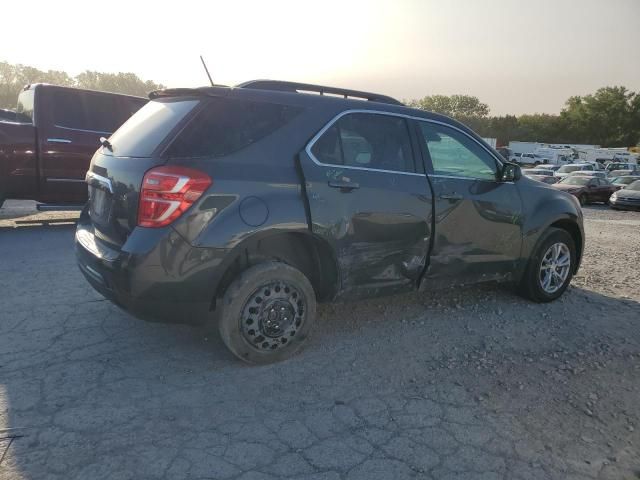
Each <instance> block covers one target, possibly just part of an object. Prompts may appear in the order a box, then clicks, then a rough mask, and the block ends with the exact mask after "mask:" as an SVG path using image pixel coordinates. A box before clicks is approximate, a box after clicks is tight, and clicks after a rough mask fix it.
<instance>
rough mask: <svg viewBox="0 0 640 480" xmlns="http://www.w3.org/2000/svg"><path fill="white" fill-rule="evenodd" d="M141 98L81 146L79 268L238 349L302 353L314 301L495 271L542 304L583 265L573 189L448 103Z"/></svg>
mask: <svg viewBox="0 0 640 480" xmlns="http://www.w3.org/2000/svg"><path fill="white" fill-rule="evenodd" d="M150 98H151V101H150V102H149V103H148V104H147V105H146V106H145V107H143V108H142V109H141V110H140V111H138V112H137V113H136V114H135V115H134V116H133V117H131V119H130V120H129V121H127V122H126V123H125V124H124V125H123V126H122V127H121V128H120V129H119V130H118V131H117V132H116V133H114V134H113V135H112V136H111V138H109V139H108V140H105V141H103V146H102V147H101V148H100V149H99V150H98V151H97V152H96V154H95V155H94V157H93V160H92V162H91V167H90V170H89V172H88V173H87V182H88V184H89V196H90V199H89V203H88V205H87V208H86V209H85V210H84V211H83V213H82V215H81V218H80V221H79V223H78V227H77V232H76V252H77V258H78V265H79V266H80V269H81V271H82V272H83V273H84V275H85V277H86V278H87V280H88V281H89V282H90V283H91V285H93V286H94V288H96V290H98V291H99V292H100V293H102V294H103V295H104V296H105V297H107V298H109V299H111V300H112V301H113V302H115V303H117V304H118V305H120V306H122V307H123V308H124V309H126V310H127V311H130V312H132V313H133V314H135V315H137V316H139V317H142V318H147V319H151V320H160V321H169V322H183V323H192V324H202V323H208V322H216V323H217V326H218V329H219V331H220V334H221V336H222V339H223V340H224V342H225V344H226V345H227V346H228V347H229V349H230V350H231V351H232V352H233V353H234V354H235V355H236V356H238V357H239V358H241V359H242V360H245V361H247V362H252V363H267V362H272V361H276V360H280V359H283V358H286V357H288V356H290V355H291V354H293V353H294V352H295V351H297V350H298V349H299V347H300V346H301V345H302V343H303V341H304V339H305V338H306V337H307V336H308V335H309V333H310V331H311V329H312V327H313V324H314V321H315V310H316V302H318V301H319V302H331V301H336V300H341V299H354V298H362V297H372V296H380V295H386V294H391V293H396V292H403V291H408V290H413V289H418V288H421V289H425V290H431V289H436V288H443V287H457V286H459V285H462V284H469V283H475V282H483V281H491V280H497V281H503V282H511V283H513V284H515V285H517V286H518V288H519V290H520V291H521V292H522V293H523V294H524V295H525V296H526V297H528V298H530V299H532V300H534V301H537V302H547V301H551V300H554V299H556V298H557V297H559V296H560V295H562V293H563V292H564V291H565V289H566V288H567V286H568V284H569V282H570V281H571V278H572V275H574V274H575V272H576V271H577V269H578V266H579V264H580V258H581V255H582V251H583V247H584V232H583V227H582V212H581V209H580V205H579V204H578V202H577V201H576V200H575V199H574V198H573V197H572V196H571V195H569V194H566V193H564V192H561V191H557V190H554V189H552V188H550V187H548V186H547V185H545V184H543V183H541V182H536V181H534V180H529V179H527V178H525V177H522V176H521V175H520V170H519V167H518V166H517V165H513V164H510V163H506V162H505V161H504V159H502V157H500V155H499V154H498V153H497V152H496V151H495V150H493V149H492V148H491V147H489V146H488V145H487V144H486V143H485V142H483V141H482V139H481V138H479V137H478V136H477V135H476V134H475V133H473V132H472V131H470V130H469V129H468V128H467V127H465V126H464V125H462V124H460V123H458V122H456V121H455V120H452V119H450V118H447V117H444V116H442V115H437V114H433V113H428V112H424V111H420V110H414V109H411V108H407V107H405V106H403V105H402V104H401V103H400V102H398V101H396V100H394V99H392V98H390V97H386V96H383V95H378V94H373V93H368V92H359V91H353V90H343V89H338V88H331V87H321V86H316V85H307V84H297V83H291V82H277V81H266V80H263V81H253V82H247V83H245V84H242V85H239V86H237V87H235V88H227V87H207V88H199V89H170V90H161V91H157V92H154V93H152V94H151V95H150Z"/></svg>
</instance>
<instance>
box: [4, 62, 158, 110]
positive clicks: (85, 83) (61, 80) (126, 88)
mask: <svg viewBox="0 0 640 480" xmlns="http://www.w3.org/2000/svg"><path fill="white" fill-rule="evenodd" d="M30 83H51V84H53V85H62V86H65V87H77V88H87V89H90V90H100V91H104V92H113V93H125V94H127V95H136V96H139V97H146V96H147V94H148V93H149V92H151V91H153V90H158V89H160V88H164V85H162V84H160V83H155V82H152V81H151V80H146V81H145V80H142V79H140V78H139V77H138V76H137V75H136V74H134V73H122V72H120V73H104V72H94V71H91V70H86V71H84V72H82V73H80V74H79V75H76V76H75V77H72V76H71V75H69V74H68V73H67V72H64V71H62V70H47V71H44V70H39V69H37V68H34V67H29V66H27V65H20V64H17V65H14V64H10V63H7V62H0V108H6V109H14V108H15V107H16V102H17V99H18V94H19V93H20V91H21V90H22V88H23V87H24V86H25V85H28V84H30Z"/></svg>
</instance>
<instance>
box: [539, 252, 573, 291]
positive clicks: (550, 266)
mask: <svg viewBox="0 0 640 480" xmlns="http://www.w3.org/2000/svg"><path fill="white" fill-rule="evenodd" d="M570 270H571V252H570V251H569V247H567V245H565V244H564V243H561V242H558V243H554V244H553V245H551V246H550V247H549V249H548V250H547V251H546V253H545V254H544V256H543V257H542V263H541V264H540V272H539V275H538V280H539V282H540V286H541V287H542V289H543V290H544V291H545V292H546V293H550V294H551V293H555V292H557V291H558V290H559V289H560V288H562V286H563V285H564V283H565V282H566V281H567V277H568V276H569V271H570Z"/></svg>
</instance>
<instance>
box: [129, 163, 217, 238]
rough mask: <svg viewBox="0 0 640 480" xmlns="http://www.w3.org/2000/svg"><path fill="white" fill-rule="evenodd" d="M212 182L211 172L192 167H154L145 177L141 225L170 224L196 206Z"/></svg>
mask: <svg viewBox="0 0 640 480" xmlns="http://www.w3.org/2000/svg"><path fill="white" fill-rule="evenodd" d="M210 185H211V178H209V175H207V174H206V173H203V172H200V171H198V170H194V169H192V168H186V167H174V166H166V167H156V168H152V169H151V170H149V171H148V172H147V173H145V174H144V178H143V179H142V187H141V189H140V204H139V206H138V225H139V226H141V227H164V226H166V225H169V224H170V223H171V222H173V221H174V220H175V219H177V218H179V217H180V215H182V214H183V213H184V212H185V211H186V210H187V209H188V208H189V207H190V206H191V205H193V203H194V202H195V201H196V200H198V198H200V197H201V196H202V194H203V193H204V191H205V190H206V189H207V188H209V186H210Z"/></svg>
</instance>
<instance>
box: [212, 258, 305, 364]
mask: <svg viewBox="0 0 640 480" xmlns="http://www.w3.org/2000/svg"><path fill="white" fill-rule="evenodd" d="M220 308H221V311H220V314H219V316H218V330H219V331H220V337H221V338H222V341H223V342H224V344H225V345H226V346H227V348H229V350H231V352H232V353H233V354H234V355H235V356H236V357H238V358H239V359H241V360H243V361H245V362H247V363H254V364H267V363H273V362H278V361H280V360H284V359H286V358H289V357H290V356H292V355H293V354H294V353H296V352H297V351H298V350H300V348H301V347H302V345H303V343H304V341H305V340H306V339H307V337H308V336H309V334H310V333H311V330H312V327H313V324H314V322H315V316H316V296H315V292H314V290H313V287H312V286H311V283H310V282H309V280H308V279H307V277H306V276H305V275H304V274H303V273H302V272H300V271H299V270H297V269H295V268H293V267H291V266H289V265H287V264H285V263H281V262H267V263H261V264H258V265H255V266H253V267H250V268H248V269H247V270H245V271H244V272H242V273H241V274H240V275H239V276H238V278H236V279H235V280H234V281H233V282H232V283H231V285H230V286H229V288H227V290H226V292H225V294H224V297H223V298H222V302H221V305H220Z"/></svg>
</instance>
